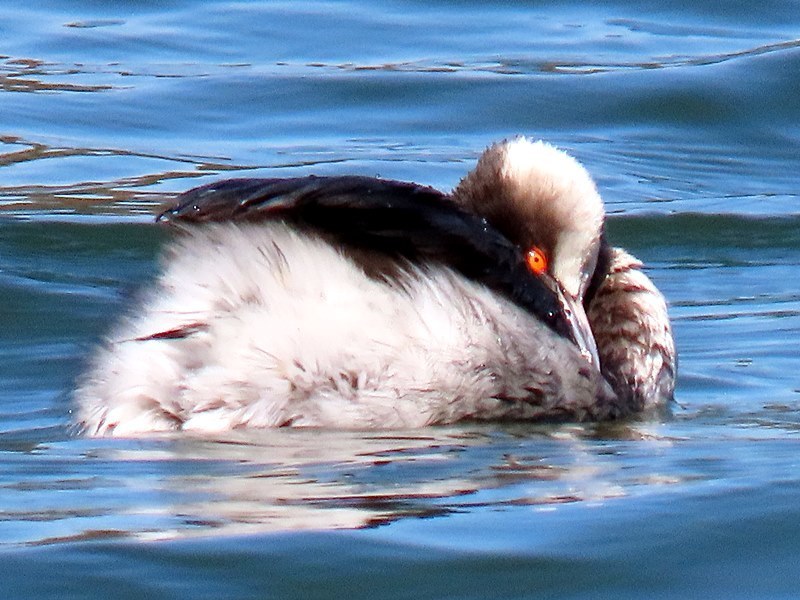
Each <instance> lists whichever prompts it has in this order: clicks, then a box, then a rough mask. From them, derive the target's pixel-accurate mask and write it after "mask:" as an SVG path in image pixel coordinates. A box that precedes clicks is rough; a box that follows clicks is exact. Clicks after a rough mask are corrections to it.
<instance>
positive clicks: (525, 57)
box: [0, 0, 800, 599]
mask: <svg viewBox="0 0 800 600" xmlns="http://www.w3.org/2000/svg"><path fill="white" fill-rule="evenodd" d="M0 32H2V35H1V36H0V300H1V301H0V555H1V556H0V560H2V563H3V569H2V571H0V589H3V590H4V597H8V598H17V597H19V598H22V597H26V598H27V597H30V598H47V597H52V598H107V597H115V598H126V597H131V598H142V597H165V598H175V597H192V598H206V597H208V598H220V597H236V598H239V597H241V598H247V597H253V598H265V597H266V598H271V597H274V598H294V597H296V598H326V597H332V598H346V597H349V598H362V597H363V598H367V597H369V598H375V597H381V598H408V597H419V598H422V597H430V598H482V599H486V598H498V599H499V598H503V599H506V598H527V597H580V598H587V597H615V598H625V597H631V598H642V597H681V598H685V597H703V598H708V597H724V598H739V597H741V598H744V597H748V598H749V597H759V598H761V597H795V596H796V595H797V593H798V590H799V589H800V567H798V561H797V559H796V557H797V556H798V555H800V529H799V528H798V525H797V523H800V509H798V506H800V502H798V500H799V499H800V458H798V456H800V438H798V431H800V369H798V354H800V353H799V352H798V350H800V348H798V339H800V336H799V335H798V334H800V292H798V290H799V289H800V285H799V284H798V279H797V276H796V273H797V272H798V266H800V211H798V208H797V207H798V200H799V199H800V180H799V178H798V173H800V126H798V123H800V96H798V94H797V90H798V89H800V5H798V3H797V2H794V1H792V0H783V1H777V0H767V1H765V2H760V3H758V4H757V5H755V4H753V3H751V2H725V3H715V2H709V1H705V2H704V1H702V0H701V1H695V2H683V1H674V0H672V1H668V2H650V1H641V2H602V3H597V2H569V1H563V0H562V1H559V0H552V1H545V2H527V3H487V2H470V1H452V2H444V1H433V2H431V1H428V2H385V3H380V4H375V3H370V2H358V1H355V0H347V1H339V2H264V1H258V2H255V1H254V2H233V1H230V0H219V1H204V2H201V1H199V0H168V1H159V2H155V1H149V0H138V1H134V0H124V1H123V0H121V1H118V2H103V1H99V0H43V1H40V2H35V3H31V2H21V1H19V0H6V1H5V2H3V3H2V5H1V6H0ZM516 134H525V135H529V136H531V137H535V138H539V137H541V138H544V139H547V140H549V141H551V142H552V143H555V144H557V145H559V146H561V147H563V148H565V149H567V150H569V151H570V152H571V153H572V154H574V155H575V156H576V157H577V158H579V159H580V160H581V161H582V162H583V163H584V164H585V165H586V166H587V168H588V169H589V170H590V172H591V173H592V174H593V175H594V176H595V178H596V180H597V182H598V186H599V188H600V191H601V193H602V194H603V196H604V198H605V201H606V204H607V209H608V213H609V222H608V234H609V238H610V239H611V241H612V242H613V243H614V244H616V245H621V246H624V247H627V248H628V249H629V250H630V251H631V252H633V253H634V254H636V255H637V256H638V257H639V258H641V259H642V260H644V261H645V262H646V264H647V272H648V274H649V275H650V276H651V277H652V278H653V280H654V281H655V282H656V283H657V284H658V285H659V287H660V288H661V289H662V290H663V292H664V293H665V295H666V296H667V298H668V299H669V301H670V304H671V314H672V318H673V321H674V327H675V334H676V339H677V343H678V349H679V353H680V378H679V385H678V390H677V394H676V400H677V402H676V405H675V407H674V409H673V411H672V414H671V415H668V416H663V417H648V418H646V419H642V420H639V421H633V422H627V423H620V424H610V425H609V424H605V425H580V426H578V425H570V424H564V425H530V424H514V425H508V424H506V425H499V424H498V425H481V426H478V425H463V426H459V427H448V428H431V429H426V430H414V431H391V432H335V431H283V430H281V431H268V432H237V433H235V434H230V435H227V436H220V438H219V439H197V438H190V437H162V438H157V439H144V440H136V441H132V440H104V439H100V440H97V439H86V438H83V437H80V436H76V435H75V434H74V433H73V432H72V431H71V429H70V426H69V425H70V422H71V409H72V404H71V402H72V400H71V396H70V394H71V391H72V389H73V387H74V381H75V378H76V377H77V376H78V375H79V373H80V372H81V370H82V369H83V368H84V366H85V364H86V361H87V360H88V358H89V357H90V356H91V352H92V348H93V347H95V346H96V344H97V343H98V342H99V341H100V340H101V338H102V335H103V333H104V332H105V331H106V330H107V329H108V328H109V327H110V326H111V325H112V324H113V323H114V322H115V321H116V320H118V319H119V318H120V317H121V316H122V315H123V314H124V312H125V311H126V310H128V309H129V307H130V306H131V303H132V302H134V303H135V298H136V297H137V290H138V289H140V288H141V286H144V285H146V284H147V282H148V281H150V280H151V279H152V277H153V276H154V273H155V272H156V269H157V266H158V254H159V250H160V248H161V246H162V244H163V243H164V241H165V240H166V239H167V237H168V235H169V233H168V232H166V231H163V230H162V229H161V228H159V227H156V226H154V225H153V224H152V220H153V217H154V215H155V214H157V213H158V211H159V210H160V208H161V207H163V206H164V205H166V204H168V203H169V202H170V201H171V199H172V198H173V197H174V195H175V194H176V193H178V192H181V191H184V190H186V189H188V188H190V187H192V186H194V185H198V184H201V183H206V182H209V181H212V180H215V179H219V178H222V177H229V176H273V177H275V176H293V175H299V174H309V173H316V174H345V173H347V174H352V173H356V174H364V175H378V176H382V177H388V178H397V179H407V180H414V181H418V182H421V183H424V184H428V185H433V186H435V187H439V188H441V189H444V190H447V189H450V188H452V186H454V185H455V184H456V183H457V182H458V180H459V179H460V177H461V176H463V174H464V173H465V172H466V171H467V170H469V168H471V166H472V165H473V164H474V161H475V159H476V157H477V156H478V155H479V154H480V152H481V151H482V150H483V148H484V147H485V146H486V145H487V144H489V143H491V142H492V141H495V140H498V139H502V138H505V137H508V136H512V135H516Z"/></svg>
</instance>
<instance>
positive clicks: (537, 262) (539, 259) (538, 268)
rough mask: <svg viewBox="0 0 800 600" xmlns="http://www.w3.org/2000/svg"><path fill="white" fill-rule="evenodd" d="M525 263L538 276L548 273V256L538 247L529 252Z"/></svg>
mask: <svg viewBox="0 0 800 600" xmlns="http://www.w3.org/2000/svg"><path fill="white" fill-rule="evenodd" d="M525 261H526V262H527V263H528V268H529V269H530V270H531V271H533V273H535V274H536V275H541V274H542V273H544V272H545V271H547V255H546V254H545V253H544V251H542V250H541V249H540V248H537V247H536V246H534V247H533V248H531V249H530V250H528V254H527V255H526V257H525Z"/></svg>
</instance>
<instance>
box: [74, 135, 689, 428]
mask: <svg viewBox="0 0 800 600" xmlns="http://www.w3.org/2000/svg"><path fill="white" fill-rule="evenodd" d="M604 219H605V210H604V207H603V202H602V199H601V198H600V195H599V193H598V191H597V188H596V186H595V184H594V181H593V180H592V178H591V176H590V175H589V173H588V172H587V171H586V169H585V168H584V167H583V166H582V165H581V164H580V163H578V161H576V160H575V159H574V158H572V157H571V156H569V155H568V154H567V153H565V152H563V151H561V150H559V149H557V148H555V147H554V146H552V145H549V144H547V143H545V142H542V141H536V142H534V141H531V140H529V139H528V138H524V137H518V138H513V139H509V140H505V141H502V142H499V143H496V144H494V145H492V146H490V147H489V148H488V149H487V150H486V151H485V152H484V153H483V154H482V155H481V157H480V158H479V160H478V162H477V165H476V166H475V168H474V169H473V170H472V171H471V172H470V173H468V174H467V175H466V176H465V177H464V179H463V180H462V181H461V182H460V183H459V184H458V186H457V187H456V188H455V189H454V190H453V191H452V192H451V193H450V194H444V193H442V192H439V191H437V190H435V189H432V188H429V187H425V186H422V185H417V184H412V183H405V182H398V181H390V180H383V179H375V178H369V177H360V176H340V177H315V176H307V177H298V178H287V179H231V180H225V181H221V182H216V183H212V184H208V185H205V186H201V187H198V188H194V189H192V190H189V191H188V192H185V193H184V194H182V195H181V196H179V197H178V199H177V204H176V205H175V206H174V207H173V208H171V209H169V210H167V211H166V212H164V213H163V214H162V215H160V216H159V218H158V220H159V221H161V222H166V223H168V224H171V225H173V226H174V227H175V228H176V229H177V230H178V231H177V235H176V236H175V239H174V241H172V242H171V243H170V245H169V246H168V247H167V249H166V252H165V253H164V256H163V258H162V270H161V272H160V273H159V275H158V277H157V279H156V281H155V282H154V284H153V286H152V287H151V288H150V289H148V290H146V291H145V292H144V295H143V296H142V298H141V300H140V301H139V303H138V304H137V306H136V308H135V310H133V311H132V312H131V313H130V314H128V315H127V316H126V317H125V318H124V320H123V321H122V322H121V323H120V324H119V325H118V326H117V328H116V329H115V330H114V331H113V332H112V334H111V335H110V336H109V338H108V339H107V340H106V342H105V343H104V344H103V346H102V347H100V348H99V349H98V351H97V353H96V354H95V356H94V358H93V359H92V361H91V366H90V368H89V369H88V371H87V373H86V374H85V375H84V376H83V377H82V379H81V381H80V382H79V386H78V388H77V390H76V403H77V409H76V415H77V422H78V425H79V427H80V428H81V429H82V430H83V431H84V432H85V433H87V434H89V435H117V436H136V435H146V434H149V433H154V432H162V431H174V430H185V431H197V432H218V431H225V430H231V429H235V428H240V427H281V426H295V427H304V426H305V427H337V428H356V429H362V428H366V429H368V428H400V427H420V426H426V425H437V424H448V423H455V422H458V421H464V420H503V419H513V420H546V421H552V420H575V421H584V420H605V419H615V418H620V417H625V416H627V415H631V414H633V413H636V412H638V411H642V410H645V409H648V408H650V407H654V406H662V405H664V404H666V403H668V402H669V401H670V399H671V398H672V394H673V389H674V384H675V375H676V353H675V345H674V341H673V337H672V331H671V326H670V322H669V317H668V314H667V306H666V302H665V300H664V298H663V296H662V295H661V293H660V292H659V291H658V289H657V288H656V287H655V286H654V285H653V283H652V282H651V280H650V279H649V278H648V277H647V275H646V274H645V273H644V272H643V271H642V264H641V263H640V262H639V261H638V260H637V259H635V258H634V257H633V256H631V255H630V254H628V253H627V252H625V251H624V250H622V249H619V248H614V247H612V246H610V245H609V244H608V242H607V241H606V239H605V233H604Z"/></svg>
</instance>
